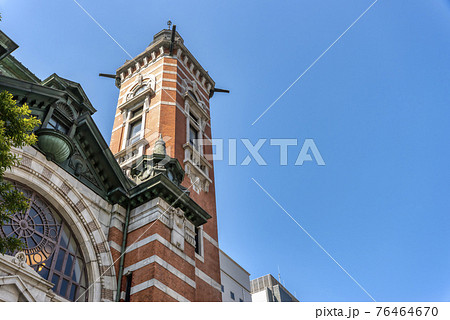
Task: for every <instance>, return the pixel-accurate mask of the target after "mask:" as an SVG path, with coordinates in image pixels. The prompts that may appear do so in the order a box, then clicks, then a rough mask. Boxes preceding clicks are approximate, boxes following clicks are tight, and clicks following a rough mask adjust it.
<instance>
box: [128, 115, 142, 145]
mask: <svg viewBox="0 0 450 320" xmlns="http://www.w3.org/2000/svg"><path fill="white" fill-rule="evenodd" d="M141 128H142V119H138V120H136V121H134V122H133V123H131V124H130V132H129V134H128V145H131V144H133V143H135V142H136V141H138V140H139V139H140V137H141Z"/></svg>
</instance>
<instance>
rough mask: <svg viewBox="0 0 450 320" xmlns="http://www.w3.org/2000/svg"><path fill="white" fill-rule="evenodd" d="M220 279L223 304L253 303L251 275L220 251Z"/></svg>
mask: <svg viewBox="0 0 450 320" xmlns="http://www.w3.org/2000/svg"><path fill="white" fill-rule="evenodd" d="M219 260H220V278H221V280H222V301H223V302H251V301H252V296H251V294H250V273H248V272H247V271H246V270H245V269H244V268H242V267H241V266H240V265H239V264H237V263H236V261H234V260H233V259H231V258H230V257H229V256H228V255H227V254H226V253H225V252H223V251H222V250H220V252H219Z"/></svg>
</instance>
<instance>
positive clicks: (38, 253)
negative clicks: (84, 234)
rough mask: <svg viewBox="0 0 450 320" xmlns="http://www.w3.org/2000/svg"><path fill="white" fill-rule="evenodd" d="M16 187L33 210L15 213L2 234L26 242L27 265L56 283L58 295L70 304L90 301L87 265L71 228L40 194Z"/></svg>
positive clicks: (0, 232)
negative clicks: (28, 200)
mask: <svg viewBox="0 0 450 320" xmlns="http://www.w3.org/2000/svg"><path fill="white" fill-rule="evenodd" d="M14 185H15V187H16V188H17V189H18V190H20V191H22V192H23V193H24V195H25V196H26V197H27V198H29V199H30V208H29V209H28V210H27V211H26V212H16V213H14V214H13V216H12V219H11V220H10V221H9V222H6V223H5V224H3V226H1V227H0V235H1V236H3V237H10V236H13V237H16V238H20V239H22V241H23V242H24V243H25V245H26V248H25V249H24V250H23V251H24V252H25V254H26V256H27V264H28V265H30V266H31V267H32V268H33V269H34V270H36V271H37V272H38V273H39V274H40V275H41V276H42V277H43V278H44V279H46V280H48V281H51V282H52V283H53V284H54V287H53V291H54V292H55V293H56V294H58V295H60V296H62V297H64V298H66V299H68V300H70V301H87V299H88V293H87V291H86V289H87V283H88V282H87V278H86V277H87V274H86V265H85V262H84V258H83V255H82V252H81V250H80V246H79V244H78V242H77V240H76V239H75V236H74V234H73V232H72V231H71V230H70V227H69V225H68V224H67V222H66V221H64V219H63V218H62V217H61V216H60V214H59V213H58V212H57V211H56V210H55V209H53V208H52V207H51V206H50V205H49V204H48V203H47V202H46V201H45V200H44V198H42V197H41V196H40V195H39V194H38V193H36V192H35V191H33V190H31V189H28V188H27V187H25V186H22V185H18V184H17V183H14Z"/></svg>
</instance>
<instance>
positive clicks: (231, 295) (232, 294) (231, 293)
mask: <svg viewBox="0 0 450 320" xmlns="http://www.w3.org/2000/svg"><path fill="white" fill-rule="evenodd" d="M230 297H231V299H232V300H234V292H233V291H230Z"/></svg>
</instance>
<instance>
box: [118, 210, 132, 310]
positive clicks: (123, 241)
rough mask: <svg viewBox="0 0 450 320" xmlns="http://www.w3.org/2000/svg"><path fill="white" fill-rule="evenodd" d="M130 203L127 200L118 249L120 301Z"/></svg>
mask: <svg viewBox="0 0 450 320" xmlns="http://www.w3.org/2000/svg"><path fill="white" fill-rule="evenodd" d="M130 203H131V201H128V206H127V214H126V217H125V226H124V227H123V240H122V248H121V250H120V265H119V277H118V280H117V295H116V302H119V301H120V292H121V287H122V277H123V261H124V260H125V250H126V249H127V237H128V223H129V222H130V211H131V204H130Z"/></svg>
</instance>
